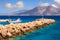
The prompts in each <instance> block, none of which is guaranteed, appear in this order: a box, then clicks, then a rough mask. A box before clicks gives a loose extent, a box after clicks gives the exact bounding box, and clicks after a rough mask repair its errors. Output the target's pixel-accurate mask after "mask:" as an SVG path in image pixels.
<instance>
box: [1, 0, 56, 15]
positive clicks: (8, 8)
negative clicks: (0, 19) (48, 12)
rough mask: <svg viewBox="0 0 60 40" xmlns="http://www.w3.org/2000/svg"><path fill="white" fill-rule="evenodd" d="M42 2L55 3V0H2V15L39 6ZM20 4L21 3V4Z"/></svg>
mask: <svg viewBox="0 0 60 40" xmlns="http://www.w3.org/2000/svg"><path fill="white" fill-rule="evenodd" d="M40 2H43V3H49V4H55V2H54V0H0V15H7V14H8V13H10V12H15V11H18V10H25V9H29V8H34V7H37V6H38V4H39V3H40ZM18 4H21V6H20V5H18ZM17 5H18V6H17Z"/></svg>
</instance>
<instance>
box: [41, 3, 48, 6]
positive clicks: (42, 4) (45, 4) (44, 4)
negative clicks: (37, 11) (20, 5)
mask: <svg viewBox="0 0 60 40" xmlns="http://www.w3.org/2000/svg"><path fill="white" fill-rule="evenodd" d="M40 6H49V3H41V4H40Z"/></svg>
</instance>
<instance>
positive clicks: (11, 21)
mask: <svg viewBox="0 0 60 40" xmlns="http://www.w3.org/2000/svg"><path fill="white" fill-rule="evenodd" d="M8 22H9V23H20V22H21V20H20V18H18V19H17V20H14V21H13V20H9V21H8Z"/></svg>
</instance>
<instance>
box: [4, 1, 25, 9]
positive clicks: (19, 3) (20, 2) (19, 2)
mask: <svg viewBox="0 0 60 40" xmlns="http://www.w3.org/2000/svg"><path fill="white" fill-rule="evenodd" d="M23 6H24V4H23V2H22V1H18V2H17V3H16V4H15V5H13V4H11V3H7V4H5V7H6V8H9V9H11V8H22V7H23Z"/></svg>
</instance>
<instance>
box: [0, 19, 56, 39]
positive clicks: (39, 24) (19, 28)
mask: <svg viewBox="0 0 60 40" xmlns="http://www.w3.org/2000/svg"><path fill="white" fill-rule="evenodd" d="M53 23H55V20H54V19H38V20H35V21H32V22H28V23H19V24H13V23H11V24H9V25H6V26H4V27H2V26H0V40H6V39H8V38H14V37H16V36H21V35H25V34H27V33H29V32H33V31H34V30H37V29H40V28H43V27H45V26H47V25H49V24H53Z"/></svg>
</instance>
